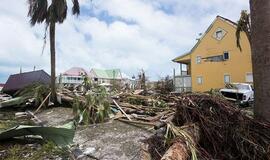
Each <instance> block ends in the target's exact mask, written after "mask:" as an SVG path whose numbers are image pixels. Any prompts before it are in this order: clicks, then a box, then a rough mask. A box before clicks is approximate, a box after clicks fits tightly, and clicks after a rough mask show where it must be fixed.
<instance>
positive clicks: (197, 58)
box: [196, 55, 202, 64]
mask: <svg viewBox="0 0 270 160" xmlns="http://www.w3.org/2000/svg"><path fill="white" fill-rule="evenodd" d="M201 63H202V56H199V55H198V56H196V64H201Z"/></svg>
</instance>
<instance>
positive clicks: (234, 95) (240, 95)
mask: <svg viewBox="0 0 270 160" xmlns="http://www.w3.org/2000/svg"><path fill="white" fill-rule="evenodd" d="M220 93H221V94H222V95H223V96H224V97H225V98H226V99H228V100H230V101H235V102H239V103H240V104H242V105H248V104H249V103H250V102H253V101H254V89H253V86H252V85H251V84H248V83H232V84H228V85H226V88H224V89H221V90H220Z"/></svg>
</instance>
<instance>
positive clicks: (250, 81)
mask: <svg viewBox="0 0 270 160" xmlns="http://www.w3.org/2000/svg"><path fill="white" fill-rule="evenodd" d="M248 75H251V80H248ZM245 77H246V78H245V79H246V82H247V83H252V82H253V73H252V72H248V73H246V75H245Z"/></svg>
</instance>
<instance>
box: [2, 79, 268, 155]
mask: <svg viewBox="0 0 270 160" xmlns="http://www.w3.org/2000/svg"><path fill="white" fill-rule="evenodd" d="M142 79H143V78H142ZM169 85H170V82H169V80H168V84H166V83H164V84H160V86H159V87H158V88H159V90H157V91H151V92H149V91H146V88H145V87H144V85H143V84H142V86H143V87H141V88H143V89H139V90H135V91H133V92H132V91H130V90H128V91H125V90H120V91H119V90H113V91H112V92H108V90H106V89H105V88H104V87H102V86H98V85H94V84H93V85H88V86H87V87H84V86H82V87H81V88H82V89H81V88H80V89H78V88H77V87H75V88H65V87H63V88H59V90H58V93H57V99H58V102H59V103H60V106H61V107H57V104H54V107H48V106H52V105H53V104H51V102H50V98H49V97H50V90H49V89H48V87H47V86H44V85H38V84H35V85H32V86H28V87H26V88H24V89H22V90H20V91H18V92H17V93H16V94H15V96H14V98H12V99H9V100H5V101H3V102H0V104H1V106H2V109H8V110H14V111H13V112H12V114H13V116H14V123H13V122H12V121H13V120H12V121H10V123H11V125H9V124H5V123H6V122H7V119H5V120H1V121H0V139H1V140H4V139H7V138H13V137H21V138H20V140H23V139H24V140H26V139H25V138H26V137H27V139H28V140H29V139H31V138H33V137H35V135H39V136H42V137H43V140H46V141H48V140H49V141H52V142H54V143H55V144H57V145H58V146H68V144H71V143H72V141H73V142H74V143H73V145H71V146H70V145H69V147H68V149H67V152H65V153H66V154H68V157H69V158H70V159H163V160H167V159H254V158H256V159H267V158H269V152H270V151H269V148H270V146H269V144H270V143H269V142H270V125H269V124H268V123H266V122H261V121H258V120H255V119H253V115H252V113H250V112H251V111H243V110H242V109H240V108H238V107H236V106H235V105H234V104H233V103H231V102H228V101H227V100H225V99H224V98H223V97H222V95H221V94H218V93H216V92H215V91H211V92H209V93H204V94H201V93H190V94H176V93H170V92H169V88H170V87H168V86H169ZM163 90H166V93H165V91H164V93H165V94H164V93H162V92H163ZM167 90H168V92H167ZM63 106H66V107H63ZM68 107H69V108H68ZM18 108H19V110H18V111H19V112H18V111H17V109H18ZM0 109H1V107H0ZM3 113H4V112H3ZM1 114H2V113H1ZM1 114H0V119H2V118H1V117H4V116H5V115H4V114H2V115H1ZM23 119H24V120H26V122H27V120H28V121H29V123H26V124H22V123H18V121H21V122H22V120H23ZM68 122H69V127H71V126H72V125H71V124H74V125H75V126H76V130H74V129H66V128H65V127H61V128H57V127H55V126H59V125H63V124H65V123H68ZM75 126H74V127H75ZM26 135H27V136H26ZM22 136H23V137H22ZM25 136H26V137H25ZM73 136H75V137H74V139H73ZM33 144H39V143H36V142H35V143H33ZM0 146H1V145H0ZM5 151H6V150H5V149H4V150H2V151H1V150H0V154H1V153H2V152H5Z"/></svg>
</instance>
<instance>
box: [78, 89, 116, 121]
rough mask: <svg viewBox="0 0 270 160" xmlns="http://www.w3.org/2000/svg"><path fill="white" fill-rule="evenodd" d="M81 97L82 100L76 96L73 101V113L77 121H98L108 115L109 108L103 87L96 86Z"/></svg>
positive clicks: (103, 119)
mask: <svg viewBox="0 0 270 160" xmlns="http://www.w3.org/2000/svg"><path fill="white" fill-rule="evenodd" d="M83 98H85V100H83V101H82V100H80V99H79V97H76V98H75V99H74V102H73V113H74V114H75V119H76V121H77V122H78V123H84V124H92V123H99V122H104V121H105V119H106V118H108V117H109V113H110V111H111V108H110V102H109V100H108V95H107V92H106V90H105V88H103V87H97V88H95V89H94V90H93V91H92V92H91V93H88V94H87V95H85V97H83Z"/></svg>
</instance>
